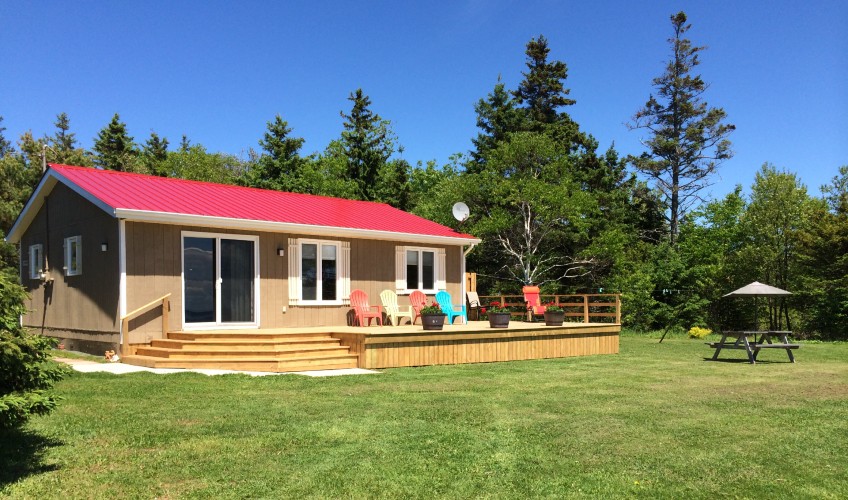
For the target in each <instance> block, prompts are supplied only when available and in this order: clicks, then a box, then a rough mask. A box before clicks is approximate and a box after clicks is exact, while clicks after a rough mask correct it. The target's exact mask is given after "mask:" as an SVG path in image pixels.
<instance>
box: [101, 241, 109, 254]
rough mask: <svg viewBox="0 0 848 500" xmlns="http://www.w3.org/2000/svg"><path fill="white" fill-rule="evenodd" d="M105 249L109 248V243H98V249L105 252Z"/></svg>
mask: <svg viewBox="0 0 848 500" xmlns="http://www.w3.org/2000/svg"><path fill="white" fill-rule="evenodd" d="M106 250H109V244H108V243H106V242H105V241H104V242H103V243H101V244H100V251H101V252H105V251H106Z"/></svg>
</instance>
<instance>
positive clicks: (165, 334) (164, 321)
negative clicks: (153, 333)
mask: <svg viewBox="0 0 848 500" xmlns="http://www.w3.org/2000/svg"><path fill="white" fill-rule="evenodd" d="M170 310H171V301H170V299H169V298H168V297H164V298H163V299H162V338H163V339H165V338H168V311H170Z"/></svg>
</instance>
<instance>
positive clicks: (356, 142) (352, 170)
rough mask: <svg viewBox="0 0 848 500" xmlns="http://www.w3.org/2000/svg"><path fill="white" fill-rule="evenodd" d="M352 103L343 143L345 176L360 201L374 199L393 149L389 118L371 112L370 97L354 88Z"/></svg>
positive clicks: (351, 96) (350, 98)
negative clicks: (356, 189) (381, 175)
mask: <svg viewBox="0 0 848 500" xmlns="http://www.w3.org/2000/svg"><path fill="white" fill-rule="evenodd" d="M348 100H349V101H352V102H353V108H352V109H351V111H350V114H349V115H346V114H344V112H341V113H340V114H341V116H342V118H344V119H345V122H344V131H343V132H342V142H343V144H344V151H345V155H346V156H347V162H348V169H347V173H348V177H349V178H350V179H351V180H353V181H354V182H355V183H356V185H357V187H358V193H357V195H358V197H359V198H360V199H363V200H375V199H376V198H377V193H376V190H377V182H378V179H379V175H380V169H381V168H382V167H383V165H384V164H385V163H386V161H387V160H388V159H389V157H390V156H391V155H392V153H393V152H394V149H393V144H392V140H391V138H390V135H389V134H390V131H389V129H388V126H389V123H388V121H385V120H383V119H382V118H380V116H379V115H377V114H375V113H374V112H372V111H371V109H370V106H371V99H369V98H368V96H367V95H365V94H364V93H363V92H362V89H356V91H355V92H352V93H351V94H350V97H348Z"/></svg>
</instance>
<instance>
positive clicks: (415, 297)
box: [409, 290, 427, 325]
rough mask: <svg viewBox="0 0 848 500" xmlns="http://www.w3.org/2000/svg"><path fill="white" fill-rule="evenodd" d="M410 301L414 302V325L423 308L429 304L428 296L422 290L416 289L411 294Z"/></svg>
mask: <svg viewBox="0 0 848 500" xmlns="http://www.w3.org/2000/svg"><path fill="white" fill-rule="evenodd" d="M409 303H410V304H412V311H413V312H414V314H415V316H414V317H413V318H412V324H413V325H414V324H415V320H416V319H418V318H420V317H421V309H423V308H424V306H426V305H427V296H426V295H424V292H422V291H421V290H415V291H414V292H412V293H411V294H409Z"/></svg>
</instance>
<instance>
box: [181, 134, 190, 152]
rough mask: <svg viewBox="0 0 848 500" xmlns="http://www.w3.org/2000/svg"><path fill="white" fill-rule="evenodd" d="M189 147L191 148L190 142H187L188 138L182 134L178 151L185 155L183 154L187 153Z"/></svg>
mask: <svg viewBox="0 0 848 500" xmlns="http://www.w3.org/2000/svg"><path fill="white" fill-rule="evenodd" d="M190 147H191V141H190V140H188V136H187V135H185V134H183V137H182V139H180V151H182V152H183V153H185V152H187V151H188V149H189V148H190Z"/></svg>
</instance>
